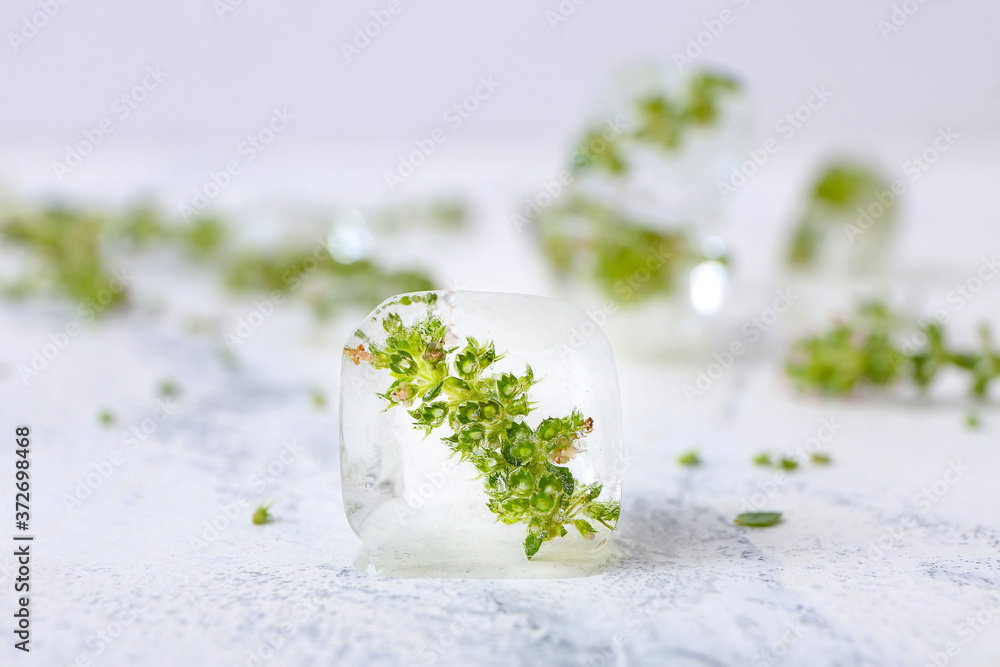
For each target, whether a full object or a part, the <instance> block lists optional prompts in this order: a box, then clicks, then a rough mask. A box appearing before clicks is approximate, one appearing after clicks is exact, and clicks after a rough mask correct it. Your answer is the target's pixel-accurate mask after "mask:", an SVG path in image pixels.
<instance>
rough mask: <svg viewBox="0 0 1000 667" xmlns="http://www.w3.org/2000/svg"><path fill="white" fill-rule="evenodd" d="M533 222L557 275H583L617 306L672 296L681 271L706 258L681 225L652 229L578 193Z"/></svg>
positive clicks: (680, 280) (546, 255)
mask: <svg viewBox="0 0 1000 667" xmlns="http://www.w3.org/2000/svg"><path fill="white" fill-rule="evenodd" d="M535 222H536V225H537V230H538V234H539V239H540V241H541V248H542V252H543V253H544V254H545V257H546V259H548V261H549V263H550V264H551V265H552V267H553V268H554V269H555V271H556V273H557V274H558V275H560V276H561V277H564V278H569V277H574V276H576V277H582V278H585V279H586V280H588V281H589V282H591V283H593V284H595V285H596V286H597V287H598V288H599V289H600V290H601V291H602V292H603V293H604V295H605V296H607V297H610V298H611V299H614V300H615V301H617V302H618V303H621V304H626V303H630V304H635V303H642V302H643V301H646V300H648V299H651V298H654V297H657V296H670V295H673V294H674V293H675V292H676V291H677V289H678V288H679V287H681V285H680V283H681V282H682V280H683V274H684V272H685V271H686V270H690V269H691V268H692V267H693V266H694V265H695V264H697V263H698V262H701V261H704V260H706V259H708V258H706V257H705V256H704V255H703V254H702V253H701V252H699V251H697V250H695V249H694V248H692V247H691V243H690V241H689V240H688V235H687V234H686V233H685V232H684V231H683V230H682V229H677V230H661V229H654V228H653V227H651V226H648V225H644V224H642V223H639V222H637V221H634V220H629V219H625V218H623V217H622V216H620V215H618V214H617V213H616V212H615V211H614V210H613V209H611V208H610V207H608V206H605V205H604V204H601V203H599V202H597V201H594V200H592V199H588V198H585V197H582V196H568V197H566V199H565V201H563V202H561V203H559V204H557V205H553V206H550V207H549V208H547V209H544V210H543V211H541V212H540V213H539V215H538V216H537V218H536V220H535ZM721 261H723V262H725V261H726V260H725V259H724V258H722V259H721Z"/></svg>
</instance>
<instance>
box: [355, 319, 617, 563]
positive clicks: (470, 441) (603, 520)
mask: <svg viewBox="0 0 1000 667" xmlns="http://www.w3.org/2000/svg"><path fill="white" fill-rule="evenodd" d="M382 325H383V327H384V329H385V331H386V333H387V334H388V336H387V338H386V341H385V343H383V344H376V343H372V344H370V347H369V349H367V350H366V349H365V347H364V345H363V344H362V345H358V346H357V347H355V348H350V347H348V348H346V349H345V351H344V354H345V355H346V356H347V358H348V359H350V360H351V361H353V362H354V363H355V364H360V363H362V362H369V363H371V365H372V366H374V367H375V368H379V369H387V370H389V372H390V373H391V375H392V377H393V382H392V384H391V385H390V386H389V387H388V388H387V389H386V391H385V392H383V393H382V394H379V395H380V396H381V397H382V398H384V399H385V400H386V401H387V402H388V407H387V408H386V409H387V410H389V409H392V408H395V407H397V406H399V407H401V408H402V409H406V410H407V411H408V412H409V414H410V416H411V417H412V418H413V427H414V428H416V429H419V430H422V431H424V432H425V434H427V435H430V434H431V433H432V432H434V431H435V430H436V429H439V428H442V427H447V428H449V429H450V430H451V435H448V436H444V437H442V438H441V442H443V443H445V444H446V445H447V446H448V447H449V448H450V449H451V451H452V452H453V453H454V454H456V455H458V456H459V458H460V460H461V461H462V462H467V463H469V464H471V465H473V466H475V468H476V470H478V471H479V474H480V477H481V478H482V480H483V485H484V490H485V492H486V497H487V502H486V505H487V507H488V508H489V509H490V511H491V512H493V513H494V514H496V515H497V520H499V521H503V522H504V523H506V524H516V523H521V524H525V525H526V526H527V536H526V537H525V540H524V553H525V555H526V556H527V557H528V558H529V559H530V558H531V557H532V556H534V555H535V554H536V553H538V550H539V549H540V548H541V546H542V544H543V543H544V542H547V541H550V540H553V539H555V538H557V537H562V536H565V535H566V534H567V533H568V531H567V528H566V527H567V526H571V527H572V528H573V529H575V530H576V531H578V532H579V533H580V534H581V535H582V536H583V537H584V538H586V539H588V540H592V539H594V538H595V537H596V536H597V529H596V528H595V527H594V523H596V524H600V525H601V526H604V527H605V528H607V529H608V530H613V529H614V527H615V524H616V523H617V521H618V515H619V505H618V503H617V502H614V501H599V500H598V497H599V496H600V495H601V490H602V485H601V484H598V483H595V484H581V483H580V482H579V481H578V480H577V479H576V478H575V477H574V476H573V473H572V472H571V471H570V470H569V468H567V467H564V466H565V465H566V464H567V463H569V462H570V461H571V460H573V459H574V458H576V456H577V455H578V454H579V453H580V452H582V451H584V447H585V440H586V436H587V435H588V434H590V433H591V432H592V431H593V428H594V422H593V419H590V418H588V417H585V416H584V415H583V414H582V413H581V412H579V411H577V410H574V411H573V412H572V413H570V414H569V415H567V416H563V417H548V418H546V419H543V420H542V421H541V422H540V423H539V424H538V426H537V427H535V428H532V427H531V426H529V425H528V424H527V423H526V422H525V418H526V417H527V416H528V414H529V413H530V412H532V411H533V410H534V409H535V404H534V403H533V402H532V401H531V400H530V398H529V390H530V389H531V387H532V386H533V385H534V384H536V383H537V382H539V380H538V379H536V378H535V375H534V372H533V371H532V369H531V367H530V366H526V367H525V370H524V373H523V374H520V375H516V374H513V373H498V372H491V366H493V364H495V363H496V362H497V361H499V360H500V359H502V358H503V355H502V354H498V353H497V352H496V350H495V347H494V344H493V342H480V341H478V340H476V339H475V338H471V337H469V338H466V341H465V345H464V347H461V349H460V348H459V347H447V346H446V343H445V341H446V339H447V334H448V331H447V327H446V326H445V325H444V323H443V322H442V321H441V319H440V318H439V317H437V316H436V315H435V314H434V313H433V311H431V310H430V309H428V313H427V315H426V316H425V317H424V318H423V319H421V320H419V321H417V322H416V323H414V324H413V325H410V326H407V325H405V324H404V323H403V321H402V319H401V318H400V316H399V315H398V314H396V313H389V314H387V315H385V316H384V317H383V319H382ZM591 522H594V523H591Z"/></svg>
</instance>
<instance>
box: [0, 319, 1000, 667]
mask: <svg viewBox="0 0 1000 667" xmlns="http://www.w3.org/2000/svg"><path fill="white" fill-rule="evenodd" d="M234 312H235V313H238V310H236V311H234ZM11 314H13V315H14V317H13V318H12V317H11ZM64 315H65V314H64V313H62V312H61V311H59V310H58V309H55V310H53V311H52V312H42V313H41V314H39V313H38V312H37V310H26V309H23V308H20V307H19V308H14V309H13V310H11V309H10V308H6V309H5V314H4V320H3V323H2V335H3V338H4V341H5V343H6V344H5V346H4V353H5V358H4V363H5V364H6V367H5V370H6V373H5V375H4V378H3V384H2V391H3V399H2V401H3V405H4V411H3V428H4V432H6V433H8V434H11V433H12V431H13V425H14V424H15V423H27V424H29V425H30V426H31V428H32V432H33V439H34V444H33V452H34V461H33V468H32V469H33V470H34V473H35V478H34V489H35V496H34V502H35V507H36V509H35V518H34V521H35V530H34V532H35V534H36V535H37V541H36V542H35V544H34V549H35V550H36V551H35V553H36V556H35V561H34V563H35V570H34V573H33V577H34V586H35V587H36V588H35V590H36V595H35V597H34V598H33V600H32V605H33V609H34V614H35V617H34V632H35V636H34V637H35V638H34V640H33V651H32V653H31V655H30V657H28V658H27V659H26V660H25V659H22V658H21V657H20V656H16V657H17V659H18V660H19V661H21V662H15V661H14V657H15V656H13V650H12V649H11V646H10V643H11V642H10V641H6V642H5V646H4V647H3V654H4V656H5V658H4V664H22V662H23V663H24V664H39V665H70V664H88V663H87V662H86V661H88V660H89V661H90V662H89V664H94V665H138V664H142V665H179V664H190V665H194V664H204V665H262V664H273V665H347V664H350V665H430V664H455V665H470V664H475V665H520V664H523V665H539V664H551V665H741V664H750V665H767V664H779V663H783V664H788V665H812V664H816V665H873V664H878V665H899V664H924V662H925V661H927V660H929V658H928V654H929V653H930V654H936V653H939V652H944V651H945V650H946V647H947V646H948V645H949V643H951V642H954V646H955V647H956V648H957V649H958V650H959V653H958V655H957V657H955V658H952V661H953V663H952V664H964V665H991V664H997V663H996V660H997V656H1000V631H998V628H1000V598H998V597H997V590H998V568H1000V561H998V554H1000V531H998V526H1000V504H998V503H997V491H996V484H995V476H996V470H998V467H1000V448H998V447H997V445H998V439H997V435H996V433H997V429H998V428H1000V414H998V413H997V412H996V411H995V410H993V411H986V412H984V413H983V420H984V422H985V428H984V429H983V430H981V431H977V432H971V431H967V430H965V429H964V428H963V426H962V423H963V420H962V417H963V415H964V412H963V408H961V406H958V405H955V404H953V403H949V402H947V401H945V402H944V405H943V407H937V408H931V407H920V406H919V405H914V404H913V402H912V401H911V402H905V401H903V402H900V403H899V404H889V405H876V406H871V405H869V404H862V403H857V404H852V403H824V402H819V401H812V400H803V399H797V398H795V397H794V396H793V395H792V394H790V393H789V392H788V390H787V388H786V387H785V386H784V385H783V383H782V381H781V380H780V378H779V377H778V376H777V374H776V370H775V368H774V366H773V365H772V364H767V363H762V362H754V361H753V360H748V361H746V362H743V363H741V364H740V365H737V366H735V367H734V368H733V369H731V371H730V372H728V373H727V374H726V375H724V376H723V378H721V379H720V380H719V381H718V383H717V385H716V386H713V388H712V390H711V391H709V392H706V394H705V395H704V396H702V397H700V398H699V399H698V400H696V401H694V404H693V405H689V404H688V403H687V401H685V400H684V398H683V396H682V395H681V393H680V392H679V391H678V387H680V386H681V385H682V384H683V383H685V382H688V381H689V380H690V378H691V377H693V376H694V375H695V374H696V373H697V369H695V368H690V369H685V368H678V367H663V368H659V367H655V366H652V367H650V366H645V367H643V368H640V367H637V366H635V365H632V364H630V363H628V362H623V363H622V368H621V379H622V386H623V392H624V404H625V417H626V424H627V429H626V432H627V436H628V441H629V446H630V448H629V461H630V465H629V466H628V467H627V469H626V471H625V503H624V508H623V511H622V521H621V524H620V528H619V531H618V533H617V539H618V544H619V548H620V549H621V550H622V551H623V552H624V553H625V554H626V557H625V559H624V560H623V561H622V563H621V565H620V566H619V567H618V568H616V569H614V570H613V571H611V572H608V573H606V574H602V575H599V576H595V577H591V578H586V579H576V580H563V581H483V580H388V579H377V578H371V577H368V576H365V575H363V574H361V573H359V572H357V571H355V570H354V569H353V567H352V566H351V561H352V558H353V556H354V555H355V553H356V551H357V549H358V541H357V539H356V538H355V536H354V535H353V533H351V531H350V530H349V528H348V526H347V523H346V521H345V518H344V515H343V510H342V506H341V499H340V487H339V473H338V469H337V468H338V464H337V456H336V448H337V436H336V433H337V425H336V417H335V410H334V409H333V408H332V407H329V405H334V404H335V396H334V394H333V388H334V387H335V386H336V379H335V369H336V367H337V365H338V363H339V342H338V341H339V340H340V339H341V338H342V337H343V336H342V331H340V329H339V325H338V326H333V327H327V328H323V329H320V328H315V327H314V326H313V325H311V324H309V323H308V319H307V318H306V316H305V315H304V313H296V312H294V308H293V309H292V312H289V313H288V314H287V317H286V319H284V320H282V321H281V322H279V321H277V320H275V321H274V322H273V323H272V324H271V325H269V326H268V327H262V328H261V329H260V330H259V331H258V332H257V333H256V334H255V335H254V336H253V337H252V338H250V339H249V340H247V342H246V343H245V345H244V346H243V348H242V349H240V350H239V355H240V359H241V360H242V362H241V365H240V366H239V367H238V368H237V369H236V370H232V371H230V370H227V369H226V367H225V365H224V364H223V363H222V362H221V360H220V358H219V356H218V354H217V348H218V340H217V338H213V337H212V336H192V335H189V334H186V333H183V332H181V331H180V330H179V329H178V330H174V331H171V330H170V328H169V327H166V326H165V325H164V323H163V322H162V320H159V319H157V318H153V317H151V316H149V315H146V314H143V313H134V314H132V315H126V316H121V317H118V318H116V319H114V320H111V321H108V322H105V323H103V324H100V325H97V326H95V327H90V328H88V329H87V331H86V332H85V334H84V335H81V336H80V337H79V338H76V339H74V340H73V341H72V343H71V344H70V345H68V346H67V347H66V349H64V350H63V351H62V352H61V353H60V354H59V356H58V357H56V358H55V359H54V360H53V361H52V362H51V366H50V367H49V368H47V369H46V370H45V372H44V373H42V374H41V375H40V376H39V377H38V378H33V379H32V380H31V382H30V383H29V385H28V387H27V388H25V386H24V385H23V384H22V383H21V381H20V380H19V378H18V376H17V374H16V372H13V367H16V363H17V360H19V359H21V358H23V357H24V355H25V354H26V353H27V354H29V355H30V350H31V349H32V347H33V346H35V345H36V344H37V341H38V340H44V339H45V336H46V333H47V331H49V330H52V329H53V327H57V326H58V324H59V321H60V320H59V318H60V317H63V316H64ZM223 319H224V318H223ZM283 340H297V341H299V344H298V345H296V346H287V345H283V344H281V341H283ZM164 377H170V378H172V379H173V380H174V381H175V382H176V383H177V385H178V386H179V387H180V388H181V393H180V394H179V395H178V396H177V397H175V398H172V399H166V400H167V403H166V404H165V407H166V408H167V409H168V410H169V411H170V412H171V414H170V415H169V417H168V418H167V419H165V420H164V421H162V422H158V423H156V428H155V431H153V432H152V434H151V435H150V436H149V437H148V439H145V440H141V441H140V443H139V444H138V446H136V447H135V448H134V449H127V447H128V445H127V443H126V441H125V440H124V439H123V438H125V436H126V434H127V433H128V431H129V430H130V429H131V428H132V427H133V426H134V425H141V424H142V423H143V420H145V419H147V418H149V417H150V416H151V415H153V414H154V412H155V408H156V402H157V401H158V400H164V399H159V398H157V397H156V395H155V386H156V383H157V382H158V380H159V379H161V378H164ZM314 387H318V388H321V389H323V390H324V391H326V392H327V394H328V398H329V402H328V407H326V408H325V409H321V408H317V407H315V406H314V405H313V404H312V402H311V400H310V394H311V392H312V389H313V388H314ZM103 408H107V409H110V410H111V411H112V412H114V414H115V415H116V422H115V423H114V424H113V425H110V426H108V427H101V426H99V425H98V424H97V423H96V418H95V416H96V414H97V412H98V411H99V410H100V409H103ZM154 421H155V417H154ZM148 424H149V422H147V425H148ZM824 424H826V425H827V426H828V427H830V428H831V429H832V438H831V439H830V440H829V442H828V443H827V444H826V445H824V451H827V452H829V453H831V455H832V456H833V459H834V462H833V464H832V465H830V466H828V467H817V466H810V465H804V466H803V468H802V469H800V470H799V471H797V472H795V473H792V474H790V475H788V477H787V479H783V478H776V477H775V472H774V471H773V470H767V469H760V468H755V467H754V466H752V465H751V464H750V462H749V459H750V457H751V456H752V455H753V454H754V453H755V452H757V451H759V450H761V449H771V450H772V451H794V450H795V448H796V447H798V446H802V445H804V443H806V442H807V440H808V438H810V437H813V436H816V435H817V433H819V430H820V428H821V427H822V426H823V425H824ZM821 435H824V436H825V435H826V432H823V433H821ZM692 445H698V446H699V448H700V450H701V452H702V457H703V459H704V465H702V466H701V467H700V468H695V469H685V468H681V467H679V466H677V465H676V464H675V463H674V460H675V458H676V456H677V454H678V453H679V452H680V451H683V450H684V449H687V448H688V447H690V446H692ZM115 450H121V451H122V452H123V454H122V459H116V460H119V461H120V462H119V464H118V465H114V466H112V470H111V472H110V475H109V476H108V477H107V478H106V479H104V478H103V477H102V478H101V480H100V482H99V485H98V486H96V488H92V489H89V490H90V494H89V497H86V498H84V499H80V498H79V497H80V496H82V495H86V494H85V491H86V490H87V489H79V488H78V487H79V485H80V484H81V483H83V484H88V482H87V479H88V476H89V478H90V480H91V482H93V481H94V480H95V479H96V477H95V476H94V474H93V473H95V472H96V473H97V474H98V475H101V472H100V470H102V469H103V470H104V471H105V472H107V471H108V468H107V464H106V462H108V461H109V460H110V457H111V456H112V453H113V452H114V451H115ZM3 460H4V461H5V463H4V465H5V466H11V465H12V457H11V456H10V455H9V454H8V455H5V456H4V457H3ZM949 470H958V471H959V472H956V473H949V472H948V471H949ZM9 477H10V475H6V474H5V475H4V479H3V492H4V494H5V502H7V503H9V498H10V497H11V496H12V489H11V484H10V480H9ZM938 480H947V481H944V482H941V483H938V484H937V487H936V491H935V490H932V491H931V493H932V496H933V497H934V498H936V502H933V503H929V502H928V503H919V502H915V501H914V497H915V496H918V495H919V494H920V493H921V489H923V488H930V489H935V483H937V482H938ZM938 492H940V493H938ZM755 494H763V496H760V495H756V496H755ZM70 497H73V498H75V499H77V500H79V502H72V501H69V500H67V498H70ZM262 499H269V500H273V501H275V505H274V509H273V512H274V514H275V516H276V521H275V522H274V523H272V524H269V525H266V526H254V525H252V524H251V522H250V520H249V516H250V513H251V510H252V509H253V506H255V505H256V503H258V502H260V501H261V500H262ZM745 503H750V504H751V505H754V506H755V507H757V508H764V509H777V510H781V511H783V512H784V513H785V517H784V520H783V521H782V523H781V524H779V525H778V526H776V527H773V528H770V529H758V530H753V529H748V528H741V527H737V526H735V525H733V523H732V517H733V516H734V515H735V514H736V513H737V512H739V511H741V509H745V508H744V507H743V505H744V504H745ZM925 505H927V506H926V507H925ZM213 524H214V527H213ZM6 532H7V531H5V533H6ZM3 539H5V540H7V539H9V536H5V537H4V538H3ZM6 552H9V550H5V553H6ZM0 563H2V564H3V566H4V568H5V569H4V572H3V576H4V579H5V581H4V585H3V587H2V589H0V590H3V591H6V592H5V593H4V594H3V595H2V596H0V606H2V610H3V617H5V618H8V619H9V618H10V617H11V616H10V614H11V613H12V612H11V609H12V603H13V596H12V594H11V593H10V585H11V579H10V578H11V575H12V571H11V569H10V567H11V559H10V555H9V553H6V555H5V556H4V557H2V558H0ZM990 605H992V606H993V609H994V610H997V612H996V613H995V612H991V611H989V609H990ZM983 610H986V611H985V612H984V611H983ZM977 613H978V614H980V621H978V623H980V625H978V626H977V627H979V628H980V630H978V631H976V630H973V629H972V626H970V625H964V626H963V625H962V624H963V623H967V621H966V619H967V618H969V617H970V616H971V617H975V616H976V614H977ZM987 615H989V617H990V618H989V622H986V623H982V621H983V619H985V618H986V616H987ZM973 622H976V621H975V620H973ZM75 660H77V661H80V662H79V663H74V661H75ZM28 661H30V663H29V662H28Z"/></svg>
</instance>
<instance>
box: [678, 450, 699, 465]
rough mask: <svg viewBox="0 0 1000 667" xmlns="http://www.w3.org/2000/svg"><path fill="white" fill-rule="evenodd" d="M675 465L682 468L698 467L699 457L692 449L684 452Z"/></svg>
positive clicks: (696, 451)
mask: <svg viewBox="0 0 1000 667" xmlns="http://www.w3.org/2000/svg"><path fill="white" fill-rule="evenodd" d="M677 463H679V464H680V465H682V466H700V465H701V457H699V456H698V450H697V449H692V450H690V451H687V452H684V453H683V454H681V455H680V456H679V457H677Z"/></svg>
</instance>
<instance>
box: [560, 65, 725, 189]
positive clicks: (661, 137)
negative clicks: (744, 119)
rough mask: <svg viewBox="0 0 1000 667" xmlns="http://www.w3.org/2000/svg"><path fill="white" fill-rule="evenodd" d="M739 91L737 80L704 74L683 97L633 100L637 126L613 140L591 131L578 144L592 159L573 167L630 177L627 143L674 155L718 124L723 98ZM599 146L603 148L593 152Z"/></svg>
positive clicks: (581, 152)
mask: <svg viewBox="0 0 1000 667" xmlns="http://www.w3.org/2000/svg"><path fill="white" fill-rule="evenodd" d="M739 92H740V84H739V82H737V81H736V80H735V79H733V78H731V77H728V76H726V75H724V74H720V73H718V72H711V71H702V72H696V73H695V74H694V75H693V76H692V77H691V78H690V79H689V81H688V82H687V87H686V90H685V91H684V92H683V93H682V94H680V95H676V96H670V95H668V94H667V93H666V92H664V91H660V92H656V93H653V94H650V95H645V96H642V97H639V98H638V99H636V100H634V101H633V104H634V105H635V109H634V113H635V117H636V123H635V127H632V128H628V129H626V130H625V131H623V132H621V133H619V134H616V135H615V136H613V137H611V138H610V139H609V138H608V137H607V136H606V133H605V131H604V128H603V127H597V128H591V129H588V130H587V131H585V132H584V134H583V136H582V137H581V139H580V141H579V144H578V146H579V147H578V148H577V151H576V154H577V155H584V156H587V157H588V158H589V159H584V160H578V161H576V162H575V163H574V166H575V168H576V170H577V171H578V172H582V171H586V170H588V169H600V170H603V171H605V172H607V173H610V174H612V175H615V176H625V175H627V174H628V164H627V161H626V158H625V151H624V145H625V144H639V145H648V146H655V147H657V148H659V149H660V150H663V151H666V152H668V153H669V152H674V151H676V150H678V149H679V148H680V147H681V145H682V144H683V143H684V141H685V138H686V137H687V135H688V134H689V133H690V132H691V131H692V130H694V129H696V128H705V127H710V126H711V125H713V124H715V122H716V121H717V120H718V119H719V114H720V109H721V107H722V104H723V101H724V98H725V97H726V96H729V95H734V94H738V93H739ZM597 145H601V146H604V148H603V149H602V150H593V147H594V146H597Z"/></svg>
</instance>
